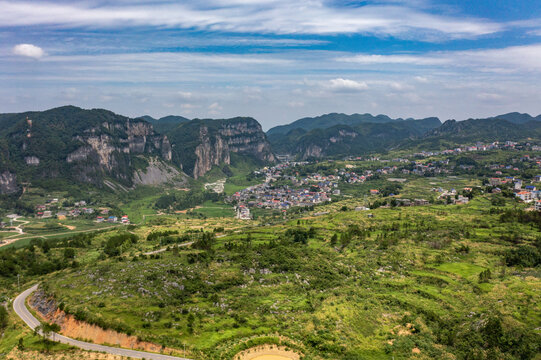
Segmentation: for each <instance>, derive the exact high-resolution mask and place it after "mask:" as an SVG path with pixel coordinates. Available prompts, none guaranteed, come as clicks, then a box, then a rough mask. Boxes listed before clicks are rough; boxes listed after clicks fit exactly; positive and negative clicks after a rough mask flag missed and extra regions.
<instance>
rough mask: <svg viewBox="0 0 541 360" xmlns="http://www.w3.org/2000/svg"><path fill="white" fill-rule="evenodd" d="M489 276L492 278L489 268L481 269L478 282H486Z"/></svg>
mask: <svg viewBox="0 0 541 360" xmlns="http://www.w3.org/2000/svg"><path fill="white" fill-rule="evenodd" d="M491 278H492V273H491V272H490V269H486V270H484V271H481V273H480V274H479V282H480V283H487V282H488V281H489V280H490V279H491Z"/></svg>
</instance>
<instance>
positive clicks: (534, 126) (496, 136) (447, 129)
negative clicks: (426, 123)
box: [402, 118, 541, 150]
mask: <svg viewBox="0 0 541 360" xmlns="http://www.w3.org/2000/svg"><path fill="white" fill-rule="evenodd" d="M539 139H541V121H529V122H526V123H522V124H517V123H512V122H510V121H507V120H501V119H496V118H489V119H469V120H464V121H456V120H447V121H446V122H445V123H443V124H442V125H441V126H440V127H438V128H436V129H432V130H430V131H428V132H427V133H426V134H424V136H423V137H422V138H419V139H416V140H413V141H408V142H404V143H403V144H402V147H403V148H408V147H416V148H418V149H427V150H433V149H440V148H441V147H449V146H454V145H458V144H465V143H470V144H471V143H475V142H484V143H487V142H494V141H527V140H537V141H539Z"/></svg>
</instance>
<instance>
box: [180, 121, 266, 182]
mask: <svg viewBox="0 0 541 360" xmlns="http://www.w3.org/2000/svg"><path fill="white" fill-rule="evenodd" d="M170 137H171V139H172V142H173V143H174V148H173V149H174V150H173V162H174V163H176V164H177V165H179V166H181V167H182V168H183V170H184V171H185V172H186V173H188V174H190V175H192V176H193V177H194V178H198V177H201V176H203V175H205V174H206V173H207V172H208V171H210V170H211V169H212V167H213V166H216V165H220V164H230V163H231V153H238V154H242V155H245V156H250V157H252V158H254V159H256V160H258V161H260V162H274V161H275V158H274V154H273V153H272V151H271V149H270V144H269V142H268V141H267V138H266V136H265V133H264V132H263V130H262V129H261V125H260V124H259V123H258V122H257V121H256V120H255V119H252V118H233V119H226V120H193V121H191V122H189V123H185V124H182V125H181V126H179V127H177V128H176V129H175V130H173V131H172V132H171V133H170Z"/></svg>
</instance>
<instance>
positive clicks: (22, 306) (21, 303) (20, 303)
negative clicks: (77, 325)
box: [13, 285, 190, 360]
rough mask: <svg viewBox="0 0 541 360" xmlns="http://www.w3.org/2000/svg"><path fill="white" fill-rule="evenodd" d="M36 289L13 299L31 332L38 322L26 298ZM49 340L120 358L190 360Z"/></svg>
mask: <svg viewBox="0 0 541 360" xmlns="http://www.w3.org/2000/svg"><path fill="white" fill-rule="evenodd" d="M37 288H38V285H34V286H32V287H31V288H30V289H28V290H26V291H23V292H22V293H21V294H20V295H19V296H17V297H16V298H15V301H13V309H14V310H15V312H16V313H17V315H19V317H20V318H21V319H22V320H23V321H24V322H25V323H26V325H28V326H30V328H31V329H32V330H34V329H35V328H36V327H37V326H39V325H40V322H39V320H38V319H36V318H35V317H34V315H32V314H31V313H30V311H28V309H27V308H26V298H27V297H28V296H29V295H30V294H31V293H33V292H34V291H36V289H37ZM49 338H50V339H51V340H53V338H54V341H58V342H61V343H63V344H69V345H72V346H75V347H78V348H80V349H84V350H90V351H100V352H105V353H108V354H113V355H121V356H128V357H131V358H135V359H143V358H144V359H150V360H190V359H186V358H181V357H176V356H169V355H161V354H154V353H148V352H144V351H136V350H128V349H121V348H115V347H110V346H104V345H97V344H93V343H88V342H84V341H79V340H74V339H71V338H68V337H65V336H62V335H60V334H56V333H54V334H52V335H51V336H50V337H49Z"/></svg>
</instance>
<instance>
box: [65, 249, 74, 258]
mask: <svg viewBox="0 0 541 360" xmlns="http://www.w3.org/2000/svg"><path fill="white" fill-rule="evenodd" d="M74 258H75V250H73V249H72V248H66V249H64V259H66V260H67V259H74Z"/></svg>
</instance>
